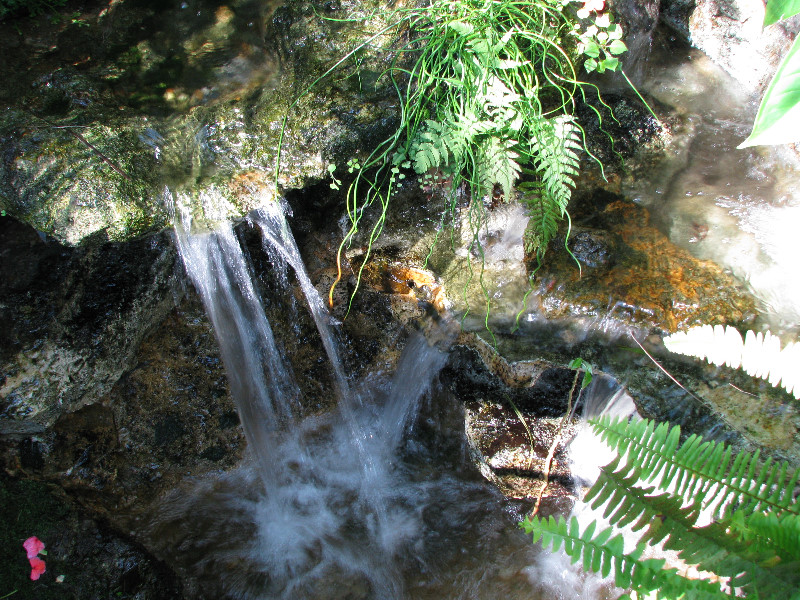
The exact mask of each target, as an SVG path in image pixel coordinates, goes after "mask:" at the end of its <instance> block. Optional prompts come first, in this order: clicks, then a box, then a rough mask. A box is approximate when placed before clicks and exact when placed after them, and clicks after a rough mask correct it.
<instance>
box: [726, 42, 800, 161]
mask: <svg viewBox="0 0 800 600" xmlns="http://www.w3.org/2000/svg"><path fill="white" fill-rule="evenodd" d="M798 39H800V38H798ZM798 39H795V41H794V43H793V44H792V47H791V48H790V49H789V52H788V54H787V55H786V56H785V57H784V59H783V61H782V62H781V64H780V66H779V67H778V70H777V71H776V73H775V76H774V77H773V78H772V81H771V82H770V84H769V87H768V88H767V91H766V93H765V94H764V98H762V100H761V105H760V106H759V108H758V114H757V115H756V120H755V123H754V124H753V131H752V133H751V134H750V137H748V138H747V139H746V140H745V141H744V142H742V143H741V144H740V145H739V148H747V147H749V146H758V145H765V144H788V143H792V142H796V141H798V140H800V43H798Z"/></svg>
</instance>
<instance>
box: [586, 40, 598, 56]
mask: <svg viewBox="0 0 800 600" xmlns="http://www.w3.org/2000/svg"><path fill="white" fill-rule="evenodd" d="M583 53H584V54H585V55H586V56H590V57H592V58H597V57H598V56H600V46H598V45H597V42H593V41H591V40H589V41H587V42H586V43H585V44H584V46H583Z"/></svg>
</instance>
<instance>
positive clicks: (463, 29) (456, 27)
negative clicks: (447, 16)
mask: <svg viewBox="0 0 800 600" xmlns="http://www.w3.org/2000/svg"><path fill="white" fill-rule="evenodd" d="M447 26H448V27H449V28H450V29H452V30H453V31H455V32H456V33H457V34H459V35H463V36H467V35H469V34H471V33H472V32H473V31H475V27H473V26H472V25H470V24H469V23H464V21H450V22H449V23H448V24H447Z"/></svg>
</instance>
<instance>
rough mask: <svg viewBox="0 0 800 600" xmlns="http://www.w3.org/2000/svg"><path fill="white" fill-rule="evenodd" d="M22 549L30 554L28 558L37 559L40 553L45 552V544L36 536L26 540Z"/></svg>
mask: <svg viewBox="0 0 800 600" xmlns="http://www.w3.org/2000/svg"><path fill="white" fill-rule="evenodd" d="M22 547H23V548H25V552H27V553H28V558H35V557H36V556H37V555H38V554H39V552H41V551H42V550H44V544H43V543H42V541H41V540H40V539H39V538H37V537H36V536H35V535H34V536H32V537H29V538H28V539H27V540H25V541H24V542H23V543H22Z"/></svg>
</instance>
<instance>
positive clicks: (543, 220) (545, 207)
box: [520, 182, 563, 260]
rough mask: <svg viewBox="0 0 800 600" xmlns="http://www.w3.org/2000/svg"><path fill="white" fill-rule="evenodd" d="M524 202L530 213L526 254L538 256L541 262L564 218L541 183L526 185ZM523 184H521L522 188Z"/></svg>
mask: <svg viewBox="0 0 800 600" xmlns="http://www.w3.org/2000/svg"><path fill="white" fill-rule="evenodd" d="M524 185H525V191H524V193H523V195H522V202H523V203H524V204H525V207H526V209H527V212H528V227H527V229H526V230H525V238H524V241H525V252H526V253H528V254H536V256H537V257H538V258H539V260H541V259H542V258H543V257H544V254H545V252H546V251H547V246H548V244H549V243H550V241H551V240H552V239H553V238H554V237H556V234H558V224H559V222H560V221H561V218H562V217H563V212H562V211H561V209H560V206H559V204H558V203H557V202H555V201H554V200H553V199H552V198H551V197H550V196H549V195H547V190H546V189H545V188H544V185H543V184H542V183H540V182H535V183H532V184H524ZM522 187H523V184H520V188H522Z"/></svg>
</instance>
